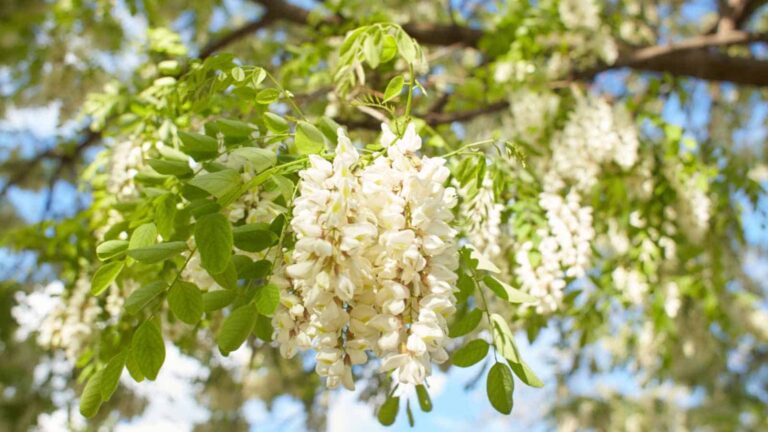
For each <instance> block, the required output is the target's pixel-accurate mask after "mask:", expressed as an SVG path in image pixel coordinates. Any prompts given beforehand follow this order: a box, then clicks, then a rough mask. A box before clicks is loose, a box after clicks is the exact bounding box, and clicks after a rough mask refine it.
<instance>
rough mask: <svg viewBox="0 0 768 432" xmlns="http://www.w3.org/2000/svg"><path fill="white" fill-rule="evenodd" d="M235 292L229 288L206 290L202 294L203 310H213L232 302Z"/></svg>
mask: <svg viewBox="0 0 768 432" xmlns="http://www.w3.org/2000/svg"><path fill="white" fill-rule="evenodd" d="M236 297H237V293H236V292H234V291H230V290H217V291H208V292H206V293H204V294H203V311H205V312H213V311H215V310H219V309H224V308H225V307H227V306H229V305H231V304H232V302H233V301H235V298H236Z"/></svg>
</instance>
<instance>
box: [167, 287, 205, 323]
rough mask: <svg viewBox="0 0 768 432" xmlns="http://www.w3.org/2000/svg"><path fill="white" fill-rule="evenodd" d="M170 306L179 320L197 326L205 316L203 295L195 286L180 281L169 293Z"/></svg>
mask: <svg viewBox="0 0 768 432" xmlns="http://www.w3.org/2000/svg"><path fill="white" fill-rule="evenodd" d="M168 306H170V308H171V311H172V312H173V314H174V315H175V316H176V318H178V319H179V320H181V321H184V322H185V323H187V324H197V323H198V321H200V318H201V317H202V316H203V293H201V292H200V289H199V288H198V287H197V286H195V284H192V283H189V282H184V281H178V282H176V283H175V284H173V286H171V289H170V291H168Z"/></svg>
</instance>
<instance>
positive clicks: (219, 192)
mask: <svg viewBox="0 0 768 432" xmlns="http://www.w3.org/2000/svg"><path fill="white" fill-rule="evenodd" d="M189 184H190V185H192V186H194V187H197V188H200V189H202V190H204V191H206V192H208V193H209V194H211V195H213V196H215V197H216V198H218V199H223V198H225V197H229V196H231V195H232V194H234V193H235V192H237V191H238V190H239V189H240V185H241V184H242V178H241V177H240V174H239V173H238V172H237V171H235V170H233V169H223V170H221V171H216V172H212V173H206V174H200V175H198V176H195V177H194V178H193V179H192V180H190V181H189Z"/></svg>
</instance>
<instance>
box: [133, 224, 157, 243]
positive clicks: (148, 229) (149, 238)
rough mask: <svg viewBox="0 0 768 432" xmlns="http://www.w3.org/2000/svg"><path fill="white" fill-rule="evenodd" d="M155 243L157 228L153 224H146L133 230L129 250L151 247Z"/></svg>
mask: <svg viewBox="0 0 768 432" xmlns="http://www.w3.org/2000/svg"><path fill="white" fill-rule="evenodd" d="M155 242H157V226H155V224H153V223H152V222H150V223H145V224H144V225H140V226H139V227H137V228H136V229H135V230H133V234H131V242H130V243H129V244H128V249H139V248H144V247H149V246H152V245H154V244H155Z"/></svg>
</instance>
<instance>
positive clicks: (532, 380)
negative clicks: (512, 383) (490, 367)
mask: <svg viewBox="0 0 768 432" xmlns="http://www.w3.org/2000/svg"><path fill="white" fill-rule="evenodd" d="M509 366H510V367H511V368H512V372H514V373H515V375H517V377H518V378H520V381H522V382H524V383H525V384H527V385H529V386H531V387H536V388H541V387H544V383H543V382H541V380H540V379H539V377H537V376H536V373H535V372H533V370H532V369H531V368H530V367H528V365H527V364H525V362H523V361H522V360H521V361H520V362H519V363H514V362H509Z"/></svg>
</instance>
